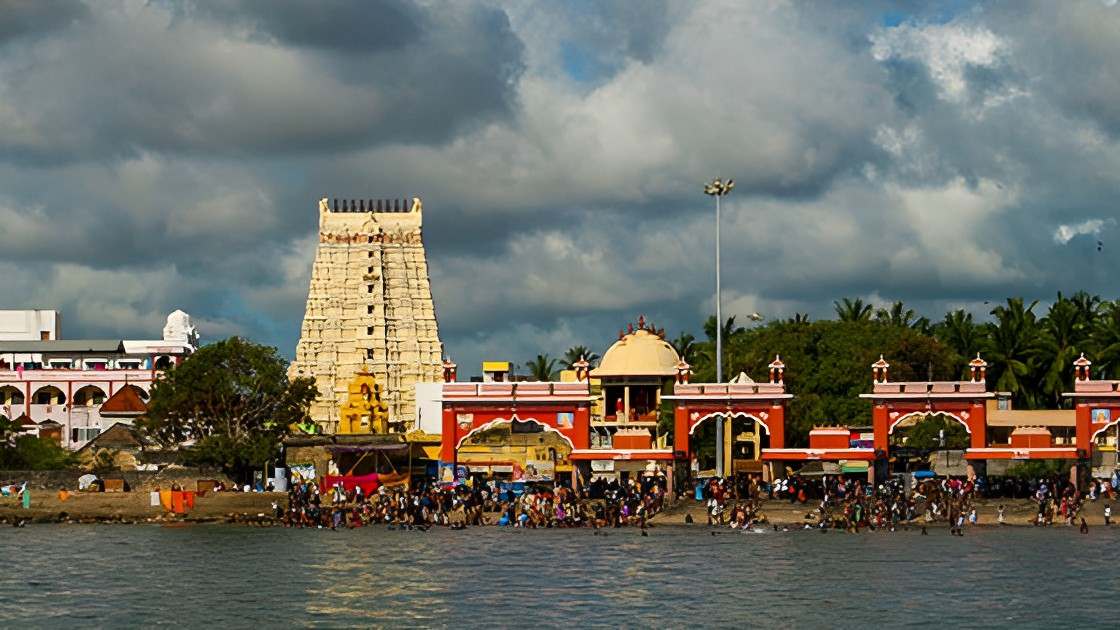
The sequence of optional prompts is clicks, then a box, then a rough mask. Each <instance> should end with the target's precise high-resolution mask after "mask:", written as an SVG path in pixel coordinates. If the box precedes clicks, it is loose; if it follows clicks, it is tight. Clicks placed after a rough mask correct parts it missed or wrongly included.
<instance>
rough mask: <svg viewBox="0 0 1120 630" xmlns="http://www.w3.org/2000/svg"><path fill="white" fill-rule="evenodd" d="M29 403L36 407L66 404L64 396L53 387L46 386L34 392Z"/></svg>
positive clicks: (59, 390)
mask: <svg viewBox="0 0 1120 630" xmlns="http://www.w3.org/2000/svg"><path fill="white" fill-rule="evenodd" d="M31 402H33V403H34V404H36V405H61V404H64V403H65V402H66V394H64V393H62V390H61V389H59V388H57V387H55V386H54V385H47V386H46V387H40V388H39V389H37V390H35V393H34V394H33V395H32V396H31Z"/></svg>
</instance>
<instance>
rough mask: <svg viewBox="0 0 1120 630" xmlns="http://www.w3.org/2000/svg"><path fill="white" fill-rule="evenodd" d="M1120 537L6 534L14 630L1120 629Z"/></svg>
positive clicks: (8, 623) (689, 529) (188, 530)
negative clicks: (376, 629) (1118, 603)
mask: <svg viewBox="0 0 1120 630" xmlns="http://www.w3.org/2000/svg"><path fill="white" fill-rule="evenodd" d="M713 531H714V532H715V533H716V535H713V534H712V532H713ZM1118 543H1120V529H1111V530H1106V529H1105V528H1103V527H1096V528H1093V529H1092V530H1090V532H1089V534H1088V535H1082V534H1080V533H1078V531H1077V529H1076V528H1065V527H1061V528H1052V529H1033V528H1003V529H998V528H980V529H968V530H966V534H965V536H964V537H963V538H962V537H956V536H950V535H949V533H948V531H947V530H945V529H931V530H930V532H929V535H925V536H923V535H920V533H919V532H918V531H917V530H910V531H901V530H900V531H898V532H895V533H887V532H866V533H861V534H845V533H840V532H834V531H830V532H828V533H823V534H822V533H819V532H817V531H793V532H773V531H767V532H766V533H748V534H742V533H737V532H732V531H730V530H726V529H720V530H712V529H709V528H707V527H705V526H700V525H696V526H662V527H656V528H653V529H650V530H649V535H648V536H646V537H643V536H641V535H640V531H639V530H637V529H612V530H607V531H604V532H601V533H600V534H599V535H596V534H594V533H593V532H592V531H591V530H585V529H584V530H515V529H509V528H501V529H499V528H496V527H486V528H474V529H468V530H465V531H449V530H446V529H433V530H431V531H429V532H418V531H389V530H388V529H386V528H384V527H376V528H365V529H357V530H349V531H337V532H333V531H330V530H293V529H281V528H272V529H258V528H252V527H243V526H225V525H195V526H187V527H177V528H166V527H159V526H146V525H145V526H121V525H98V526H66V525H32V526H28V527H26V528H22V529H16V528H5V529H4V530H0V566H2V567H3V568H2V570H0V627H5V628H26V627H67V628H72V627H149V626H152V625H167V626H174V627H203V626H207V627H210V628H247V627H258V628H265V627H293V626H294V627H300V626H322V627H338V626H365V627H368V626H391V627H404V626H407V627H417V626H467V627H491V628H493V627H530V626H539V625H544V626H568V627H571V628H577V627H585V626H632V627H680V626H690V627H706V626H723V627H727V626H737V627H746V626H750V627H773V628H791V627H792V628H805V627H818V628H838V627H839V628H846V627H853V628H854V627H867V626H868V624H872V623H873V624H890V625H891V626H913V627H931V624H933V626H934V627H945V628H953V627H961V626H971V627H983V626H1018V627H1046V626H1050V627H1057V626H1059V625H1060V626H1061V627H1084V626H1090V627H1106V626H1107V627H1115V625H1114V624H1115V622H1116V617H1115V615H1114V613H1112V612H1110V611H1111V609H1112V607H1113V603H1114V598H1115V597H1116V596H1117V593H1118V592H1120V569H1118V564H1120V554H1118V553H1117V544H1118Z"/></svg>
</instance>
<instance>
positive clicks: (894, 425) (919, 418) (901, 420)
mask: <svg viewBox="0 0 1120 630" xmlns="http://www.w3.org/2000/svg"><path fill="white" fill-rule="evenodd" d="M962 413H963V414H964V418H962V417H961V416H960V414H958V413H954V412H952V411H933V410H930V409H926V410H922V411H911V412H910V413H907V414H906V415H904V416H899V417H897V418H894V419H893V420H892V421H891V425H890V429H889V430H888V431H887V433H889V434H890V435H894V430H895V429H908V428H911V427H914V426H915V425H917V424H919V423H921V422H923V421H925V420H929V419H932V418H947V419H949V420H956V421H957V422H958V423H959V424H960V425H961V426H962V427H964V430H965V432H967V433H972V427H970V426H968V422H967V421H966V420H965V418H967V417H968V416H969V413H968V412H967V411H965V412H962Z"/></svg>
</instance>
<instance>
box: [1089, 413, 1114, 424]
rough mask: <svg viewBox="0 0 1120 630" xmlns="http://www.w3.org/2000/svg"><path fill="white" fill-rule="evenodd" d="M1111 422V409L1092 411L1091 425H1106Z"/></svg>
mask: <svg viewBox="0 0 1120 630" xmlns="http://www.w3.org/2000/svg"><path fill="white" fill-rule="evenodd" d="M1109 422H1112V410H1111V409H1094V410H1093V424H1108V423H1109Z"/></svg>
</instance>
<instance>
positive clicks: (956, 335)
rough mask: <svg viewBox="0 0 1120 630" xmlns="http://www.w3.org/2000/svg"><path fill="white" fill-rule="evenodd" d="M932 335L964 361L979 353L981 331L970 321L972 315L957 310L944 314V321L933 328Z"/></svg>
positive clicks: (962, 310)
mask: <svg viewBox="0 0 1120 630" xmlns="http://www.w3.org/2000/svg"><path fill="white" fill-rule="evenodd" d="M933 334H934V336H935V337H937V338H938V339H939V340H940V341H941V343H944V344H945V345H947V346H949V347H950V348H952V349H953V350H955V351H956V352H957V354H958V355H959V356H960V357H961V358H964V359H971V358H972V357H973V356H976V353H977V352H979V351H980V345H981V339H982V338H983V331H982V330H981V329H980V327H978V326H977V325H976V324H975V323H973V321H972V313H966V312H965V311H964V309H957V310H955V311H949V312H948V313H945V319H943V320H941V321H940V322H939V323H938V324H937V325H936V326H934V327H933Z"/></svg>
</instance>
